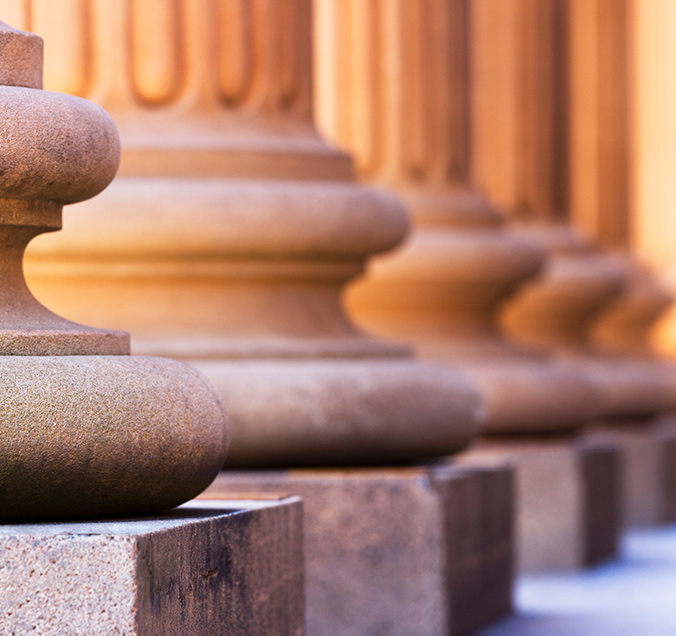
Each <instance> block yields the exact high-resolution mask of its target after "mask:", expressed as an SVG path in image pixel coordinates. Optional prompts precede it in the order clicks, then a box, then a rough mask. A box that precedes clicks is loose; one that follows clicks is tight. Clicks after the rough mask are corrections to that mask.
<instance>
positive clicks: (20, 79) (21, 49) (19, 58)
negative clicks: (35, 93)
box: [0, 21, 43, 88]
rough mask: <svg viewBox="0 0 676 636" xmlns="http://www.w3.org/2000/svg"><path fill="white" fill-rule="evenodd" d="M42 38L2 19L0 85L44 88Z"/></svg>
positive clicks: (0, 29) (0, 31)
mask: <svg viewBox="0 0 676 636" xmlns="http://www.w3.org/2000/svg"><path fill="white" fill-rule="evenodd" d="M42 50H43V46H42V38H40V37H38V36H37V35H34V34H32V33H25V32H23V31H19V30H17V29H14V28H12V27H11V26H9V25H8V24H5V23H4V22H2V21H0V85H2V86H25V87H26V88H42Z"/></svg>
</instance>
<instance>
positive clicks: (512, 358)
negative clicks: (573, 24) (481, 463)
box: [315, 0, 616, 567]
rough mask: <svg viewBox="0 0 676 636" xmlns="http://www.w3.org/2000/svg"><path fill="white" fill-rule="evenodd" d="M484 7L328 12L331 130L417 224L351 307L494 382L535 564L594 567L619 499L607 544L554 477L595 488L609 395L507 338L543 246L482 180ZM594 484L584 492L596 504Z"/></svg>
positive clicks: (368, 4) (327, 114)
mask: <svg viewBox="0 0 676 636" xmlns="http://www.w3.org/2000/svg"><path fill="white" fill-rule="evenodd" d="M473 4H474V3H473V2H470V1H467V0H424V1H420V2H411V1H407V0H392V1H390V2H377V1H373V0H353V1H352V0H350V1H346V0H317V1H316V3H315V6H316V8H317V12H316V25H317V26H316V29H315V35H316V42H317V46H316V51H317V65H316V83H317V88H318V91H317V107H318V121H319V122H320V125H321V126H322V129H323V130H324V131H326V133H327V134H328V135H329V136H330V137H331V138H333V139H335V140H336V141H337V142H339V143H341V144H342V145H343V146H344V147H347V148H349V149H350V150H351V151H352V152H354V153H355V155H356V158H357V165H358V169H359V173H360V175H361V176H362V178H363V179H364V180H365V181H367V182H369V183H377V184H378V185H381V186H385V187H388V188H390V189H392V190H394V191H396V192H397V193H398V194H400V195H401V196H403V198H404V200H405V201H406V202H407V203H409V205H410V207H411V210H412V212H413V215H414V220H415V223H416V225H415V228H414V231H413V232H412V234H411V236H410V237H409V239H408V240H407V242H406V243H405V244H404V245H403V247H402V248H401V249H400V250H398V251H396V252H395V253H392V255H389V256H385V257H382V258H379V259H377V260H376V261H375V262H374V263H373V266H372V268H370V270H369V273H368V275H367V276H366V277H364V278H363V279H361V280H359V281H358V282H356V283H355V284H354V285H353V286H352V287H351V288H350V290H349V292H348V295H347V302H348V306H349V307H350V309H351V310H352V312H353V314H354V315H355V318H356V319H357V320H358V321H359V324H361V325H363V326H364V327H365V328H368V329H369V330H371V331H373V332H374V333H378V334H381V335H387V336H390V337H393V338H397V339H402V340H406V341H408V342H411V343H413V344H414V345H415V346H416V348H417V350H418V351H419V352H420V353H421V354H422V355H424V356H425V357H428V358H436V359H442V360H449V361H453V364H454V365H457V366H459V367H460V368H462V369H463V370H464V371H465V372H466V373H467V374H468V375H469V377H471V379H472V380H473V381H474V382H475V383H476V385H477V386H478V387H479V388H480V389H481V392H482V395H483V397H484V400H485V402H486V404H487V406H488V418H487V421H486V424H485V426H484V433H486V434H490V435H493V436H494V437H493V438H492V439H491V441H490V443H489V442H488V441H487V442H485V445H484V447H483V448H487V447H488V446H490V447H491V449H496V452H497V453H498V454H500V453H502V454H505V455H506V454H510V456H512V457H514V458H516V461H517V463H518V464H519V482H518V483H519V488H518V491H519V493H520V494H519V510H520V511H521V517H520V519H519V522H518V523H519V535H520V554H521V559H522V565H524V566H526V567H557V566H561V565H566V566H570V565H572V564H575V565H582V564H584V563H588V562H592V561H594V560H595V559H596V558H602V557H603V556H606V555H607V554H609V553H610V552H612V550H613V547H612V545H613V541H614V539H613V537H614V536H616V534H614V533H616V529H615V530H613V529H612V528H613V522H612V518H613V514H614V511H613V510H612V505H610V504H609V505H608V506H606V507H605V508H603V509H604V510H607V511H608V518H607V519H605V520H604V523H605V527H603V523H602V524H600V526H598V527H599V528H600V529H601V533H600V534H601V535H603V532H604V531H607V532H608V536H607V537H606V539H607V541H606V542H605V543H604V540H603V539H601V540H598V541H596V542H595V541H594V540H590V537H591V535H592V534H593V533H592V532H591V531H589V528H588V526H586V525H585V524H586V523H587V521H588V519H587V518H586V517H585V514H584V512H583V507H584V504H583V501H582V498H576V496H577V495H582V493H581V492H578V493H576V494H573V495H571V492H572V491H573V490H574V489H575V488H572V489H571V490H566V489H565V487H564V488H562V489H560V490H559V492H560V493H563V491H564V490H566V492H565V497H568V498H567V500H566V502H565V504H564V503H562V500H561V499H559V498H557V497H556V495H554V494H553V493H554V492H555V490H554V489H552V488H551V481H552V480H553V481H555V482H556V481H558V483H559V484H561V483H573V482H574V483H575V484H578V483H580V479H579V474H581V472H582V471H583V469H582V466H581V464H582V463H583V460H582V459H581V451H580V449H579V448H578V447H577V446H576V442H575V439H574V438H573V437H571V436H569V434H570V433H571V432H574V431H575V430H576V429H578V428H579V427H581V426H585V425H588V424H589V423H590V422H591V420H592V418H593V416H595V414H596V413H597V411H596V408H597V394H596V392H595V389H594V387H593V386H592V383H591V382H590V381H589V380H588V379H587V377H586V375H585V374H584V373H583V372H582V371H581V370H580V369H571V368H568V369H566V368H564V367H562V366H561V365H559V364H557V363H556V362H552V361H551V360H549V359H548V358H547V357H545V356H542V355H530V354H527V353H524V352H523V351H521V350H520V349H519V348H518V347H517V346H515V344H514V343H513V342H509V341H508V340H506V339H504V338H502V337H501V335H500V333H499V329H498V325H497V322H496V318H497V313H498V310H499V307H500V306H501V304H502V303H503V302H504V301H505V299H506V298H507V297H509V296H510V295H511V294H512V293H513V292H514V291H515V290H517V289H518V288H519V287H520V286H521V285H523V284H524V282H525V281H527V280H528V279H529V278H531V277H533V276H535V275H536V274H537V273H538V271H539V269H540V266H541V264H542V256H543V253H544V249H543V248H542V247H539V246H537V245H534V244H533V242H532V241H531V240H530V237H526V238H521V237H518V236H517V235H516V234H514V233H512V232H510V231H509V230H508V229H507V228H506V227H505V224H504V218H503V216H502V214H501V213H500V211H499V210H498V208H497V207H496V206H495V205H494V204H493V203H491V202H490V201H489V200H488V199H487V198H486V197H485V196H483V195H482V194H481V193H480V192H479V191H477V189H476V188H475V187H474V184H473V180H472V178H471V173H472V165H473V160H474V157H473V150H472V147H471V145H470V141H471V140H472V139H473V135H472V130H473V125H474V122H473V112H472V108H471V106H472V87H473V84H474V81H475V77H474V73H473V69H474V68H475V64H474V62H473V59H472V56H473V51H474V48H475V47H474V46H473V44H472V42H471V38H473V37H476V36H477V34H476V32H475V31H474V30H473V20H474V16H473V13H474V7H473ZM489 4H490V3H489ZM491 6H492V5H491ZM487 13H490V10H487ZM494 26H495V33H486V34H482V37H485V42H484V45H486V46H488V45H489V44H490V42H492V41H493V39H494V38H500V37H502V36H503V32H504V31H505V30H507V31H510V25H509V24H508V23H507V24H506V23H504V22H500V21H497V22H496V23H495V25H494ZM510 32H511V31H510ZM481 79H483V77H481ZM511 79H512V78H511V77H509V78H504V81H505V82H506V83H508V82H509V81H511ZM494 114H495V113H493V114H491V117H492V116H493V115H494ZM499 115H500V113H499V112H498V113H497V115H496V116H499ZM503 119H504V117H503ZM557 434H558V435H560V436H562V437H556V435H557ZM526 435H530V436H531V437H530V438H529V437H527V436H526ZM498 436H502V437H500V438H499V440H500V441H499V444H497V445H495V440H496V439H497V437H498ZM585 452H587V455H586V457H588V458H592V459H590V461H591V462H593V461H594V460H595V459H594V458H596V459H598V457H597V456H596V455H594V453H593V452H591V451H589V449H587V450H586V451H585ZM578 453H579V454H578ZM607 459H608V458H607V457H606V456H604V458H603V459H599V463H600V464H602V465H603V467H604V468H603V469H602V470H601V471H600V474H603V470H605V469H607V472H606V473H605V474H607V475H608V480H609V482H613V476H612V475H613V474H614V473H613V468H612V466H611V464H612V461H607ZM557 462H558V465H557ZM604 462H605V463H604ZM555 465H557V466H558V468H553V466H555ZM577 471H579V472H577ZM568 477H569V478H570V482H567V481H566V480H567V478H568ZM582 483H584V484H585V485H584V486H583V489H582V490H584V489H585V488H586V487H587V486H586V484H587V482H585V480H584V478H583V479H582ZM594 487H595V485H590V490H588V491H585V493H584V495H585V496H588V497H589V498H590V500H594V497H595V492H594V491H593V488H594ZM610 490H612V485H611V486H610ZM562 496H564V495H562ZM605 503H607V502H603V504H599V507H598V509H599V510H601V509H602V506H603V505H605ZM553 508H556V512H553ZM576 524H578V525H576ZM564 535H565V536H564ZM597 538H598V537H597ZM554 546H557V549H554ZM562 546H565V548H562Z"/></svg>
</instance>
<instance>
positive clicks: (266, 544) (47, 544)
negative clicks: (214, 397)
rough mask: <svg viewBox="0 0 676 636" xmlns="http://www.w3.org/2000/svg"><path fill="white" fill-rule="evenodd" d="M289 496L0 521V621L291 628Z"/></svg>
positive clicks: (147, 635) (296, 605) (53, 629)
mask: <svg viewBox="0 0 676 636" xmlns="http://www.w3.org/2000/svg"><path fill="white" fill-rule="evenodd" d="M303 603H304V601H303V550H302V505H301V503H300V501H299V500H298V499H297V498H288V499H278V500H257V501H246V500H241V501H217V502H214V501H197V500H195V501H193V502H190V503H189V504H186V505H184V506H181V507H180V508H177V509H175V510H172V511H169V512H167V513H164V514H160V515H153V516H151V517H147V518H134V519H126V520H119V521H108V520H106V521H78V522H60V523H31V524H11V525H1V526H0V633H2V634H7V635H9V634H12V635H14V636H23V635H24V634H30V635H31V636H35V635H36V634H39V635H40V636H80V635H81V636H93V635H94V634H101V635H102V636H114V635H120V636H187V635H189V634H196V635H197V634H199V636H216V635H218V636H222V635H223V634H228V636H232V635H235V634H236V635H238V636H245V635H246V636H254V635H260V636H264V635H265V636H268V635H271V634H275V635H280V636H282V635H284V636H301V635H302V634H304V617H303V614H304V605H303Z"/></svg>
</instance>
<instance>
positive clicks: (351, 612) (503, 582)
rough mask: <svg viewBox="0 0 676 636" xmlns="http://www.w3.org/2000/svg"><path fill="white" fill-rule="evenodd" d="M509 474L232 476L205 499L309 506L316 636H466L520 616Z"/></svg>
mask: <svg viewBox="0 0 676 636" xmlns="http://www.w3.org/2000/svg"><path fill="white" fill-rule="evenodd" d="M511 486H512V484H511V471H510V469H508V468H505V467H499V468H498V467H493V468H481V469H475V468H474V467H471V466H466V467H455V466H453V465H450V466H439V467H411V468H397V469H354V470H314V471H313V470H293V471H270V472H229V471H228V472H223V473H221V475H219V477H218V478H217V480H216V481H215V482H214V484H213V485H212V486H211V488H210V489H209V490H207V492H206V493H205V496H209V495H210V494H213V493H218V494H223V495H224V496H227V493H229V492H237V491H243V492H246V491H263V492H274V493H293V494H297V495H300V496H302V497H303V505H304V511H305V562H306V588H307V621H308V625H307V626H308V633H309V634H312V635H313V636H324V635H326V636H329V635H334V634H340V635H341V636H357V635H358V636H367V635H371V634H383V635H385V634H387V635H388V636H411V635H412V634H416V636H437V635H439V636H441V635H444V636H446V635H448V634H453V635H454V636H455V635H456V634H468V633H470V632H471V631H473V630H476V629H478V628H479V627H480V626H482V625H485V624H486V623H488V622H490V621H491V620H494V619H496V618H498V617H499V616H502V615H504V614H506V613H508V612H509V611H510V609H511V588H512V570H513V551H512V546H513V542H512V494H511V493H512V491H511Z"/></svg>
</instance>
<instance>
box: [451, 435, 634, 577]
mask: <svg viewBox="0 0 676 636" xmlns="http://www.w3.org/2000/svg"><path fill="white" fill-rule="evenodd" d="M464 455H465V456H466V457H468V458H471V460H472V461H474V462H487V463H489V464H490V463H491V462H493V461H510V462H511V463H513V465H514V467H515V505H516V512H515V514H516V543H517V554H518V567H519V569H520V570H521V571H534V570H561V569H576V568H581V567H586V566H590V565H593V564H595V563H598V562H600V561H603V560H605V559H608V558H611V557H612V556H614V555H615V554H616V552H617V547H618V539H619V533H620V527H621V499H620V496H621V491H620V488H621V484H622V477H621V463H620V455H619V450H618V448H617V446H616V445H615V444H614V443H613V442H612V441H611V440H609V439H607V438H606V439H604V440H594V439H591V438H588V437H586V436H583V435H578V436H562V437H546V436H543V437H536V438H533V437H531V438H528V437H523V438H516V439H515V438H499V439H491V438H486V439H484V440H481V441H480V442H479V443H477V444H476V445H475V446H473V447H472V448H471V449H470V450H469V451H468V452H467V453H465V454H464Z"/></svg>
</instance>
